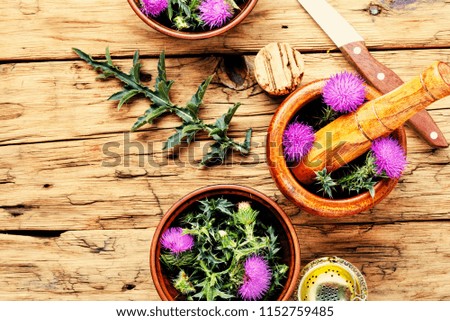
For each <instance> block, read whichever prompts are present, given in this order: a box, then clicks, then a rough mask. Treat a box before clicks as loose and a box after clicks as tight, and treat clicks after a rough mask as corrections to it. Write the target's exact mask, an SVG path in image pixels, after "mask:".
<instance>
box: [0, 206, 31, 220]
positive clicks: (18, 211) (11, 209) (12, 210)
mask: <svg viewBox="0 0 450 321" xmlns="http://www.w3.org/2000/svg"><path fill="white" fill-rule="evenodd" d="M0 208H1V209H4V210H5V211H6V212H8V213H9V214H10V215H12V216H14V217H16V216H20V215H23V214H24V213H25V212H27V211H31V210H32V209H34V208H39V206H37V205H27V204H17V205H1V206H0Z"/></svg>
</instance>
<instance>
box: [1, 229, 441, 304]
mask: <svg viewBox="0 0 450 321" xmlns="http://www.w3.org/2000/svg"><path fill="white" fill-rule="evenodd" d="M440 224H442V223H439V222H434V223H433V222H427V223H423V222H421V223H418V222H415V223H407V224H405V223H395V224H358V225H353V224H350V225H345V224H336V225H335V224H326V225H320V226H308V225H302V226H300V227H298V228H297V232H298V235H299V243H300V246H301V249H302V265H304V264H306V263H308V262H310V261H311V260H313V259H315V258H318V257H322V256H330V255H337V256H339V257H342V258H345V259H347V260H349V261H351V262H352V263H353V264H355V266H356V267H357V268H359V269H360V270H361V271H362V272H363V273H364V275H365V277H366V281H367V285H368V288H369V298H370V300H449V299H450V296H449V293H450V284H449V283H448V282H444V280H445V279H446V277H447V273H448V272H447V271H448V270H449V269H450V261H449V259H448V253H449V251H450V244H449V243H448V242H447V240H448V236H447V235H446V234H445V233H444V232H442V231H441V232H439V233H431V234H430V231H432V230H437V229H438V230H439V229H440V228H439V225H440ZM447 225H448V224H447ZM153 231H154V229H131V230H102V231H71V232H65V233H63V234H61V235H60V236H53V237H47V238H43V237H30V236H18V235H7V234H1V235H0V241H1V244H2V256H4V257H8V260H2V261H1V262H0V275H1V276H2V277H1V278H0V288H1V289H2V290H1V291H0V300H10V299H14V300H31V299H38V300H158V299H159V297H158V296H157V294H156V291H155V289H154V286H153V283H152V280H151V276H150V269H149V266H148V260H147V256H148V251H149V247H150V240H151V238H152V235H153ZM17 244H21V250H20V251H17V249H16V245H17Z"/></svg>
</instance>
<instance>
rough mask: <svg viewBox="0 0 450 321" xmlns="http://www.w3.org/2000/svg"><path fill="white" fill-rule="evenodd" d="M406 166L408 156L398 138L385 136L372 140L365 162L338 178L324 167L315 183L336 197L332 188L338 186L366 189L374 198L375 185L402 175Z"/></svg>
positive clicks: (355, 189)
mask: <svg viewBox="0 0 450 321" xmlns="http://www.w3.org/2000/svg"><path fill="white" fill-rule="evenodd" d="M405 167H406V157H405V152H404V150H403V148H402V147H401V146H400V144H399V143H398V141H396V140H395V139H393V138H391V137H382V138H379V139H376V140H375V141H374V142H373V143H372V147H371V150H370V151H369V152H368V153H367V155H366V159H365V162H364V164H363V165H361V166H353V168H352V170H351V171H350V172H349V173H348V174H347V175H345V176H343V177H341V178H339V179H333V178H332V177H331V173H327V169H326V168H324V169H323V170H321V171H318V172H316V184H317V185H319V186H320V189H319V192H323V194H324V195H327V196H328V197H330V198H333V191H335V189H336V187H339V188H340V189H341V190H342V191H346V192H348V193H352V192H356V193H359V192H361V191H364V190H367V191H369V193H370V195H371V196H372V197H375V184H376V183H377V181H378V180H379V179H382V178H391V179H392V178H397V179H398V178H399V177H400V176H401V174H402V172H403V170H404V169H405Z"/></svg>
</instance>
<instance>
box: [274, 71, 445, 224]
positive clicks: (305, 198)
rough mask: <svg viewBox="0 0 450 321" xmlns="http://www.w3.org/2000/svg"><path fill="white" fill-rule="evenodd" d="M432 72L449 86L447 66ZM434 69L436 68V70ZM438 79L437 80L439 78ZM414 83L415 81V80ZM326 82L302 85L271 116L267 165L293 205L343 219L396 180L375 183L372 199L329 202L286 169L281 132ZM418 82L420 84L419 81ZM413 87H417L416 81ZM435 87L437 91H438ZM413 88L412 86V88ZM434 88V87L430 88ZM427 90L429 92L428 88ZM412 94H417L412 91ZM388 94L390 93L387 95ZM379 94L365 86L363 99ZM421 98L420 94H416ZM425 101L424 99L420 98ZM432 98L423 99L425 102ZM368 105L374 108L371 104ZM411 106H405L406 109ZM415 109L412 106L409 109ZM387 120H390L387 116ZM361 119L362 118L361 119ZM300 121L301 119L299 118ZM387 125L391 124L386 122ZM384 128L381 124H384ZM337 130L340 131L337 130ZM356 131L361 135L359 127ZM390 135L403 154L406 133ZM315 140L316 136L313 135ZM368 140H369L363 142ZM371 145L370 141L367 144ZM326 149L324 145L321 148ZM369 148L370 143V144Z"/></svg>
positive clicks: (383, 193)
mask: <svg viewBox="0 0 450 321" xmlns="http://www.w3.org/2000/svg"><path fill="white" fill-rule="evenodd" d="M433 66H434V67H433V68H432V70H434V71H435V72H436V71H437V72H438V74H440V75H444V74H447V75H446V76H444V77H441V79H443V80H444V83H446V84H447V86H448V84H449V83H450V82H449V81H448V79H449V78H448V71H449V66H448V65H446V64H443V63H442V64H441V63H437V64H434V65H433ZM436 68H437V69H436ZM425 75H426V77H424V79H423V80H424V81H425V82H427V83H428V82H430V81H429V79H430V78H431V79H433V78H435V75H433V74H432V73H431V74H430V73H425ZM438 79H439V77H438ZM416 80H417V79H416ZM326 82H327V79H323V80H318V81H315V82H312V83H310V84H307V85H305V86H302V87H300V88H298V89H297V90H296V91H294V92H293V93H292V94H291V95H290V96H289V97H287V98H286V99H285V100H284V101H283V103H282V104H281V105H280V107H279V108H278V110H277V111H276V113H275V114H274V116H273V118H272V121H271V123H270V125H269V130H268V135H267V147H266V148H267V149H266V153H267V162H268V165H269V170H270V173H271V175H272V178H273V179H274V181H275V183H276V185H277V187H278V188H279V189H280V191H281V192H282V193H283V194H284V195H285V196H286V197H287V198H288V199H289V200H291V201H292V202H293V203H294V204H296V205H297V206H298V207H300V208H301V209H303V210H305V211H307V212H309V213H312V214H315V215H320V216H326V217H342V216H348V215H354V214H357V213H360V212H362V211H365V210H367V209H370V208H372V207H374V206H375V205H376V204H378V203H379V202H380V201H381V200H383V199H384V198H385V197H386V196H387V195H389V193H390V192H391V191H392V190H393V189H394V187H395V186H396V184H397V183H398V179H382V180H380V181H379V182H378V183H376V184H375V187H374V189H375V196H374V197H372V196H371V195H370V193H369V192H368V191H366V192H362V193H360V194H358V195H356V196H352V197H348V198H341V199H329V198H326V197H322V196H321V195H318V194H315V193H313V192H311V191H309V190H308V189H307V188H306V184H303V183H301V181H300V180H298V179H297V177H296V176H295V175H294V173H293V168H291V167H290V166H289V164H288V163H287V162H286V160H285V158H284V153H283V133H284V130H285V129H286V127H287V126H288V125H289V123H290V122H292V120H293V119H294V118H295V117H297V114H298V113H299V111H300V110H301V109H302V108H303V107H305V106H308V104H310V103H311V102H312V101H315V100H317V99H322V89H323V87H324V85H325V83H326ZM419 83H420V81H419ZM415 84H416V87H419V86H418V84H417V82H415ZM420 87H422V86H421V85H420ZM438 87H439V86H437V87H436V88H438ZM413 88H414V87H413ZM433 88H434V87H433ZM429 90H430V89H429ZM413 92H416V90H414V91H413ZM430 94H431V95H434V97H435V98H437V97H440V95H438V94H437V93H435V91H434V90H433V91H431V92H430V93H425V94H424V96H425V97H426V96H428V95H430ZM388 95H389V94H388ZM380 96H381V94H380V93H379V92H378V91H377V90H376V89H374V88H373V87H371V86H367V87H366V100H367V101H369V102H370V101H373V100H376V99H377V98H378V97H380ZM419 96H420V95H419ZM408 97H410V98H411V101H410V102H411V106H415V105H416V102H415V101H413V100H412V99H413V98H412V96H407V97H406V98H405V99H409V98H408ZM422 98H424V97H422ZM429 99H432V98H431V97H426V98H425V100H426V101H428V100H429ZM368 106H374V105H372V104H370V105H368ZM409 108H410V107H409V106H407V107H406V110H408V109H409ZM411 108H414V107H411ZM388 118H389V117H388ZM360 119H361V118H360ZM391 119H392V120H395V117H392V118H389V121H391ZM298 121H302V119H301V118H300V119H298ZM387 124H390V123H389V122H387ZM383 126H384V125H383ZM338 129H339V128H338ZM340 130H341V131H345V128H340ZM357 131H358V132H359V133H360V131H359V128H358V129H357ZM391 136H393V137H394V138H395V139H397V140H398V141H399V143H400V145H401V146H402V147H403V149H404V150H405V152H406V134H405V130H404V128H403V126H402V124H400V125H399V127H397V129H395V130H394V131H392V132H391ZM316 137H317V136H316ZM364 141H368V139H366V140H364ZM369 142H370V141H369ZM324 146H325V145H324ZM369 148H370V144H369Z"/></svg>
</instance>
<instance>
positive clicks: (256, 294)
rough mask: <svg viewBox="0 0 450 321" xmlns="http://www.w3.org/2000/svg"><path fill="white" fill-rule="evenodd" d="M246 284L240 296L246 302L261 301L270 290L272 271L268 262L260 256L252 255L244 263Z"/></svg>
mask: <svg viewBox="0 0 450 321" xmlns="http://www.w3.org/2000/svg"><path fill="white" fill-rule="evenodd" d="M244 270H245V274H244V283H243V284H242V285H241V287H240V288H239V295H240V296H241V297H242V298H243V299H244V300H259V299H261V298H262V297H263V296H264V294H265V293H266V292H267V290H269V287H270V280H271V279H272V271H271V270H270V268H269V266H268V264H267V261H266V260H264V259H263V258H262V257H261V256H259V255H252V256H250V257H249V258H247V260H246V261H245V263H244Z"/></svg>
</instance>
